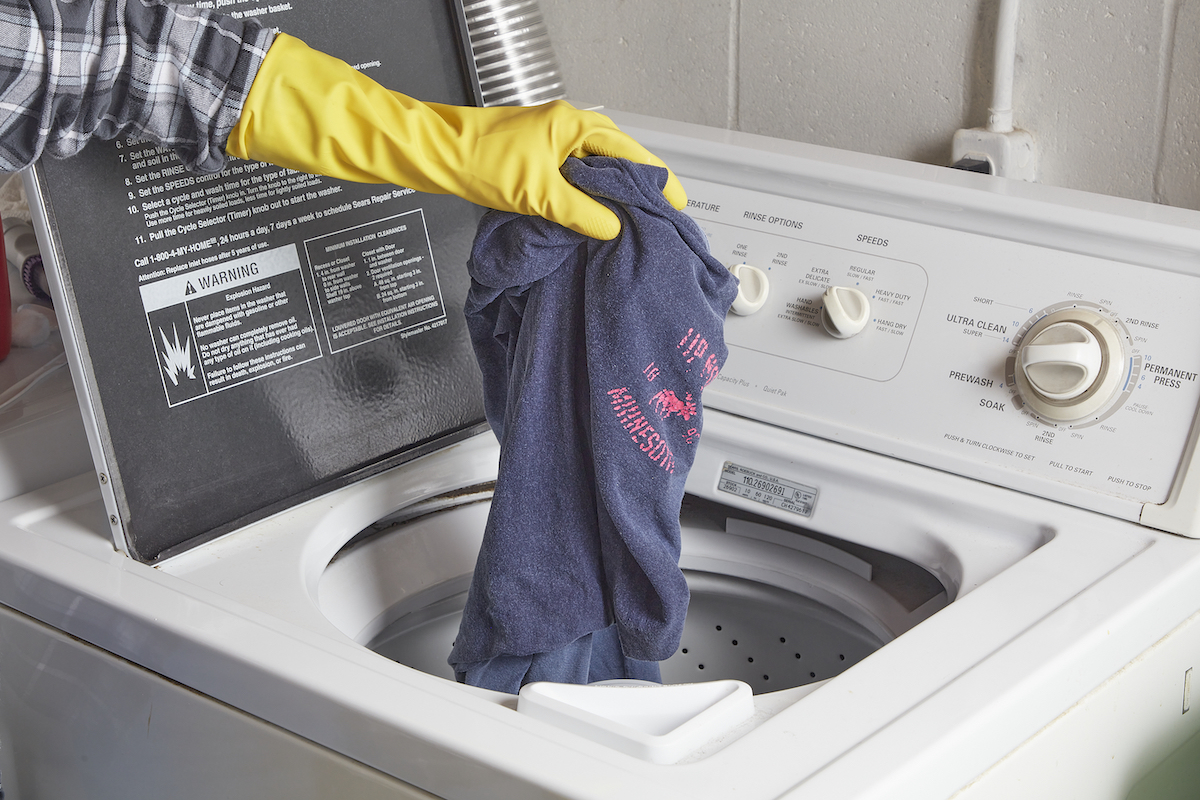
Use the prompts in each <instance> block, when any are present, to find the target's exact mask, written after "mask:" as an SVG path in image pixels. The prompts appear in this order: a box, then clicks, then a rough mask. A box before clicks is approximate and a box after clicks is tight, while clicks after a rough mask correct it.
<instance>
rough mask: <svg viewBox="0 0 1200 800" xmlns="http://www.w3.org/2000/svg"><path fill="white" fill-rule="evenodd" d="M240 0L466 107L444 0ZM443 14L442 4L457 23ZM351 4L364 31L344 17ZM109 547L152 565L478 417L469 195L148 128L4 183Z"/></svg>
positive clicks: (462, 71)
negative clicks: (28, 248)
mask: <svg viewBox="0 0 1200 800" xmlns="http://www.w3.org/2000/svg"><path fill="white" fill-rule="evenodd" d="M333 8H334V4H333V3H322V2H306V3H301V4H295V7H293V4H282V5H280V6H270V7H269V8H268V7H267V6H264V7H262V8H261V9H258V12H261V13H263V14H264V15H266V16H265V17H264V22H266V23H268V24H272V25H279V26H282V27H284V28H286V29H287V30H288V31H290V32H292V33H294V34H295V35H297V36H300V37H301V38H303V39H304V40H306V41H307V42H309V43H310V44H311V45H312V46H314V47H316V48H319V49H321V50H324V51H326V52H329V53H331V54H334V55H337V56H339V57H341V58H343V59H345V60H346V61H348V62H349V63H351V64H355V65H358V66H359V68H360V69H362V70H364V71H365V72H366V74H368V75H370V76H371V77H372V78H375V79H376V80H378V81H380V82H381V83H383V84H385V85H390V86H396V87H403V88H404V90H405V91H407V92H409V93H411V94H414V95H416V96H418V97H422V98H426V99H430V100H438V101H441V102H447V103H457V104H470V103H472V102H475V101H476V100H477V95H476V89H473V88H472V87H473V86H474V87H477V85H478V83H477V80H476V79H475V77H474V75H473V73H472V68H471V67H469V66H468V63H469V59H467V58H466V57H465V56H464V50H463V48H462V46H461V42H462V41H463V40H462V38H461V33H460V31H461V26H462V19H461V7H460V6H459V5H458V4H447V3H444V2H442V1H441V0H428V2H423V3H403V4H394V3H393V4H387V3H384V4H381V3H378V2H371V1H370V0H339V2H338V3H337V4H336V8H337V13H336V14H333V13H330V12H331V10H332V9H333ZM456 14H457V16H456ZM364 20H369V24H363V21H364ZM26 183H27V187H28V189H29V193H30V198H31V207H32V210H33V212H34V215H35V218H36V219H35V222H36V224H37V225H38V227H39V234H40V238H41V240H42V242H43V246H44V249H46V250H47V251H49V252H45V253H43V257H44V260H45V261H46V263H47V264H48V268H49V270H50V272H51V273H52V275H53V276H54V277H53V281H54V283H55V304H56V307H57V309H58V311H59V315H60V319H61V321H62V327H63V332H64V339H66V340H68V348H69V350H70V356H71V362H72V363H71V366H72V371H73V374H74V378H75V384H76V388H77V391H78V394H79V396H80V403H81V405H82V406H83V409H84V417H85V420H86V421H87V423H88V427H89V431H88V433H89V439H90V442H91V446H92V453H93V457H94V459H95V462H96V466H97V470H98V472H99V474H100V482H101V485H102V486H101V488H102V489H103V492H104V495H105V502H106V506H107V509H108V513H109V514H110V515H111V516H110V521H111V522H112V523H113V531H114V539H115V541H116V544H117V546H118V548H120V549H121V550H123V551H125V552H127V553H129V555H131V556H133V557H134V558H137V559H139V560H142V561H147V562H151V561H156V560H159V559H162V558H164V557H166V556H169V555H171V554H173V553H176V552H179V551H180V550H182V549H186V548H188V547H192V546H194V545H196V544H199V543H201V542H203V541H206V540H208V539H210V538H212V537H214V536H217V535H219V534H221V533H224V532H227V531H230V530H233V529H235V528H237V527H240V526H242V525H244V524H246V523H248V522H250V521H252V520H254V519H258V518H261V517H264V516H267V515H269V514H271V513H274V512H276V511H279V510H282V509H284V508H287V507H289V506H291V505H293V504H296V503H298V502H301V501H303V500H305V499H308V498H310V497H313V496H315V495H318V494H321V493H324V492H326V491H328V490H330V489H332V488H335V487H337V486H339V485H343V484H346V483H348V482H351V481H353V480H356V479H358V478H361V477H363V476H364V475H367V474H371V473H374V472H378V471H380V470H382V469H384V468H386V467H388V466H391V465H393V464H396V463H399V462H401V461H405V460H408V459H411V458H413V457H415V456H416V455H418V454H420V453H422V452H425V451H427V450H428V449H431V448H433V447H436V446H439V445H440V444H441V443H444V442H446V441H448V440H454V439H455V438H456V437H461V436H465V435H467V434H468V433H470V432H473V431H475V430H477V429H478V428H479V426H480V425H482V424H483V418H484V415H483V403H482V398H481V393H480V387H479V377H478V371H477V367H476V365H475V360H474V356H473V354H472V352H471V347H470V342H469V340H468V336H467V331H466V325H465V322H464V320H463V317H462V313H461V311H460V309H461V308H462V303H463V300H464V298H465V296H466V292H467V289H468V286H469V279H468V276H467V272H466V268H465V264H466V261H467V257H468V255H469V252H470V246H471V241H472V239H473V237H474V233H475V227H476V224H477V222H478V219H479V216H480V214H481V211H480V209H478V208H476V207H475V206H472V205H471V204H469V203H466V202H465V201H462V200H459V199H457V198H453V197H448V196H440V195H425V194H418V193H414V192H412V191H411V190H408V189H402V188H399V187H395V186H390V185H366V184H354V183H344V182H339V181H335V180H332V179H328V178H321V177H315V176H311V175H305V174H301V173H297V172H293V171H290V170H284V169H280V168H278V167H274V166H271V165H267V164H260V163H256V162H241V161H235V162H233V163H231V164H230V165H229V167H228V168H227V169H226V170H225V171H224V172H222V173H221V174H219V175H210V176H198V175H193V174H191V173H189V172H187V171H186V170H185V169H184V168H183V166H182V164H181V163H180V161H179V159H178V157H177V156H176V155H175V154H174V153H173V152H171V151H168V150H167V149H165V148H160V147H157V146H155V145H154V144H152V143H150V142H146V141H139V140H136V139H133V138H125V139H122V140H119V141H113V142H100V141H97V142H93V143H92V144H90V145H89V146H88V147H87V149H86V150H85V151H84V152H83V153H82V154H81V155H80V156H78V157H76V158H72V159H69V160H66V161H52V160H49V159H47V160H44V161H42V162H41V163H39V164H37V165H36V166H35V167H33V168H32V169H31V170H30V172H29V174H27V175H26Z"/></svg>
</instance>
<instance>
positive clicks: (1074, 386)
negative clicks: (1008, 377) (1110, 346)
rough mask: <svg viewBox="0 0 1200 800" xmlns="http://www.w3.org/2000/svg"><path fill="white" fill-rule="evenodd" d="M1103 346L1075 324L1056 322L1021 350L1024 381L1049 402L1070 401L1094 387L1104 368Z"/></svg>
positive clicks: (1088, 331)
mask: <svg viewBox="0 0 1200 800" xmlns="http://www.w3.org/2000/svg"><path fill="white" fill-rule="evenodd" d="M1104 361H1105V352H1104V348H1103V345H1101V343H1100V341H1099V340H1098V339H1097V338H1096V336H1095V334H1093V333H1092V332H1091V331H1090V330H1088V329H1087V328H1085V327H1083V326H1082V325H1080V324H1078V323H1076V322H1057V323H1055V324H1053V325H1050V326H1049V327H1047V328H1046V329H1045V330H1043V331H1041V332H1040V333H1039V334H1038V335H1037V336H1035V337H1033V339H1032V340H1031V341H1030V342H1029V343H1028V344H1026V345H1025V346H1024V347H1022V348H1021V369H1022V370H1023V371H1024V372H1025V378H1026V380H1028V381H1029V385H1030V386H1031V387H1033V389H1034V391H1036V392H1037V393H1038V394H1039V395H1041V396H1042V397H1045V398H1047V399H1048V400H1073V399H1075V398H1076V397H1079V396H1080V395H1082V394H1084V393H1086V392H1087V390H1088V389H1090V388H1092V386H1093V385H1094V384H1095V383H1096V378H1097V377H1099V375H1100V371H1101V368H1102V367H1103V366H1104Z"/></svg>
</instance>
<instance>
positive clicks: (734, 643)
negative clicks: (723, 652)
mask: <svg viewBox="0 0 1200 800" xmlns="http://www.w3.org/2000/svg"><path fill="white" fill-rule="evenodd" d="M733 646H734V647H737V639H734V640H733Z"/></svg>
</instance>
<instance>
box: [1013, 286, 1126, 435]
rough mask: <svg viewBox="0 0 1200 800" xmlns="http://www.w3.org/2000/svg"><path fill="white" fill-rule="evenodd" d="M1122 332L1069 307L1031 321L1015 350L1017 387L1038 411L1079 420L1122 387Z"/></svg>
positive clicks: (1091, 313) (1106, 402)
mask: <svg viewBox="0 0 1200 800" xmlns="http://www.w3.org/2000/svg"><path fill="white" fill-rule="evenodd" d="M1123 338H1124V337H1122V335H1121V333H1120V331H1118V330H1117V328H1116V326H1115V325H1114V324H1113V323H1112V322H1111V321H1110V320H1109V319H1108V318H1106V317H1105V316H1103V315H1101V314H1099V313H1096V312H1095V311H1091V310H1089V309H1087V308H1081V307H1075V306H1073V307H1069V308H1064V309H1061V310H1059V311H1055V312H1054V313H1052V314H1049V315H1047V316H1045V317H1042V318H1041V319H1040V320H1038V321H1037V322H1036V323H1034V324H1033V325H1032V326H1031V327H1030V328H1029V331H1028V332H1027V333H1026V334H1025V336H1024V338H1023V340H1022V342H1021V344H1020V347H1019V348H1018V351H1017V358H1016V365H1015V366H1016V368H1015V370H1014V372H1015V375H1014V376H1013V377H1014V378H1015V379H1016V384H1017V392H1018V393H1019V394H1020V395H1021V398H1022V399H1023V400H1024V401H1025V403H1026V405H1028V406H1029V407H1030V410H1032V411H1033V412H1034V413H1036V414H1037V415H1038V416H1040V417H1043V418H1045V419H1048V420H1053V421H1055V422H1078V421H1081V420H1084V419H1087V418H1088V417H1093V416H1095V415H1097V414H1099V413H1100V412H1102V411H1103V410H1104V409H1105V408H1107V407H1108V406H1109V405H1110V404H1111V403H1112V401H1113V399H1114V398H1115V397H1116V396H1117V394H1118V393H1119V391H1120V389H1121V385H1122V381H1123V379H1124V376H1125V367H1126V360H1127V359H1126V356H1125V348H1124V344H1123Z"/></svg>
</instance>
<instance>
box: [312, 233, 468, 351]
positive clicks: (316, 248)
mask: <svg viewBox="0 0 1200 800" xmlns="http://www.w3.org/2000/svg"><path fill="white" fill-rule="evenodd" d="M304 248H305V251H306V253H307V255H308V261H309V264H311V265H312V272H313V277H314V280H315V283H316V287H317V295H318V297H319V302H320V306H319V307H320V312H321V318H322V321H323V324H324V330H325V335H326V341H327V343H328V345H329V350H330V352H332V353H337V352H340V351H342V350H347V349H349V348H351V347H355V346H357V345H360V344H364V343H366V342H370V341H373V340H375V339H378V338H380V337H383V336H390V335H393V334H400V335H402V336H403V335H405V334H408V333H414V332H423V331H426V330H430V329H431V328H434V327H438V325H439V324H444V323H445V322H446V307H445V305H444V304H443V302H442V291H441V287H440V286H439V285H438V279H437V270H436V268H435V267H434V263H433V251H432V249H431V248H430V245H429V232H428V231H427V230H426V227H425V214H424V212H423V211H422V210H421V209H416V210H414V211H409V212H407V213H404V214H399V215H396V216H393V217H388V218H386V219H381V220H376V221H373V222H369V223H366V224H364V225H356V226H354V227H352V228H345V229H343V230H339V231H335V232H333V233H330V234H326V235H324V236H319V237H316V238H313V239H306V240H305V242H304Z"/></svg>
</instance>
